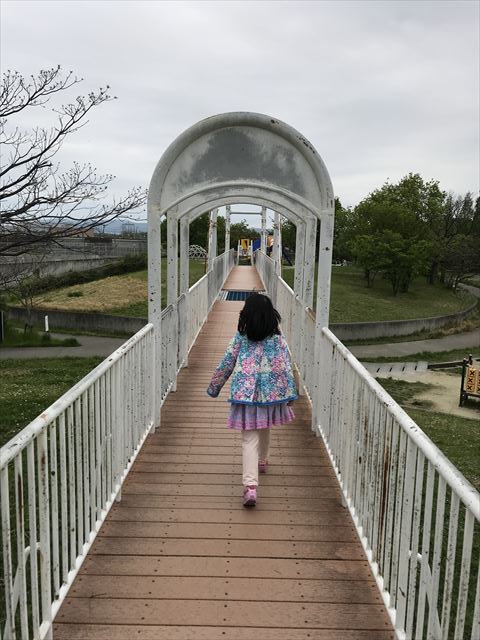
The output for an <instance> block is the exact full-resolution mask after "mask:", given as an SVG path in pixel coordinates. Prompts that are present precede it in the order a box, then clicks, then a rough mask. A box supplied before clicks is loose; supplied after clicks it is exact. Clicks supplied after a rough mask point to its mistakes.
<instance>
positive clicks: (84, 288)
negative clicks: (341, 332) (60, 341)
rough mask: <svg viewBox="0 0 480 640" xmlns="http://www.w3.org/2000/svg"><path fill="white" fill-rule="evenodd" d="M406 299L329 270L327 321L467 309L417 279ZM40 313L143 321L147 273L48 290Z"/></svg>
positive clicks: (286, 273) (348, 270)
mask: <svg viewBox="0 0 480 640" xmlns="http://www.w3.org/2000/svg"><path fill="white" fill-rule="evenodd" d="M204 269H205V265H204V261H203V260H193V259H191V260H190V286H192V285H193V284H194V283H195V282H197V280H199V279H200V278H201V277H202V276H203V275H204ZM166 274H167V269H166V259H163V260H162V281H163V284H162V304H163V306H164V305H165V304H166ZM282 275H283V278H284V279H285V281H286V282H287V283H288V284H289V285H290V286H293V280H294V268H293V267H288V266H286V267H283V270H282ZM411 289H412V290H411V291H410V292H409V293H406V294H400V295H398V296H397V297H395V296H393V295H392V293H391V290H390V285H389V284H388V283H387V282H386V281H385V280H381V279H379V280H378V281H376V282H375V286H374V287H373V288H372V289H369V288H368V287H367V286H366V285H365V281H364V279H363V277H362V272H361V271H360V270H356V269H354V268H352V267H333V270H332V296H331V310H330V318H331V322H366V321H375V320H406V319H411V318H421V317H429V316H440V315H446V314H449V313H455V312H456V311H459V310H461V309H464V308H466V307H467V306H469V305H470V304H471V302H472V300H473V298H471V297H470V296H469V295H466V296H457V295H455V294H454V293H453V291H451V290H448V289H445V288H444V287H441V286H440V285H439V286H431V285H428V284H426V283H425V279H424V278H417V280H415V281H414V283H413V284H412V286H411ZM38 302H39V303H40V304H41V307H42V308H46V309H65V310H68V311H90V312H97V313H110V314H113V315H122V316H135V317H147V271H146V270H143V271H137V272H134V273H128V274H125V275H121V276H111V277H108V278H103V279H102V280H96V281H94V282H88V283H85V284H81V285H74V286H72V287H66V288H63V289H58V290H56V291H49V292H47V293H45V294H44V295H42V296H39V298H38Z"/></svg>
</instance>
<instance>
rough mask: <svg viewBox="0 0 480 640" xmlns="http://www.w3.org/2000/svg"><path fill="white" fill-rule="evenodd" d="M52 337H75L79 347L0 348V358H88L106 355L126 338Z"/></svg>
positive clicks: (62, 336) (63, 335)
mask: <svg viewBox="0 0 480 640" xmlns="http://www.w3.org/2000/svg"><path fill="white" fill-rule="evenodd" d="M51 335H52V338H59V339H60V340H61V339H62V338H76V339H77V340H78V342H79V343H80V346H79V347H16V348H7V349H0V360H7V359H12V358H15V359H18V360H28V359H30V358H66V357H71V358H89V357H92V356H103V357H105V358H106V357H107V356H109V355H110V354H111V353H113V352H114V351H115V350H116V349H118V347H120V346H121V345H122V344H123V343H124V342H125V340H127V338H107V337H105V336H74V335H73V336H72V335H65V334H63V333H62V334H60V333H52V334H51Z"/></svg>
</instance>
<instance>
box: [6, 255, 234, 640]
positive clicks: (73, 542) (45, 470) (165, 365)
mask: <svg viewBox="0 0 480 640" xmlns="http://www.w3.org/2000/svg"><path fill="white" fill-rule="evenodd" d="M233 262H234V252H233V250H231V251H228V252H226V253H224V254H222V255H220V256H218V258H216V259H215V260H214V261H213V265H212V269H211V270H210V271H209V272H208V273H207V274H205V276H203V278H201V279H200V280H199V281H198V282H197V283H195V285H194V286H193V287H192V288H191V289H190V290H189V291H188V292H186V293H183V294H182V295H181V296H179V298H178V299H177V300H176V301H175V303H173V304H170V305H168V307H166V308H165V309H164V310H163V311H162V315H161V332H160V337H161V343H160V344H161V352H162V358H161V367H160V369H161V371H154V347H155V336H154V325H153V324H147V325H146V326H144V327H143V328H142V329H141V330H140V331H139V332H138V333H136V334H135V335H134V336H132V337H131V338H130V339H129V340H127V341H126V342H125V343H124V344H123V345H122V346H121V347H119V348H118V349H117V350H116V351H115V352H114V353H113V354H112V355H111V356H109V357H108V358H106V359H105V360H104V361H103V362H101V363H100V364H99V365H98V366H97V367H96V368H95V369H93V370H92V371H90V372H89V373H88V374H87V375H86V376H85V377H84V378H83V379H82V380H80V382H78V383H77V384H76V385H74V386H73V387H72V388H71V389H69V390H68V391H67V392H66V393H65V394H63V395H62V396H61V397H60V398H59V399H58V400H56V401H55V402H54V403H53V404H52V405H51V406H50V407H49V408H48V409H46V410H45V411H44V412H43V413H42V414H41V415H40V416H38V417H37V418H35V419H34V420H33V421H32V422H31V423H30V424H29V425H27V426H26V427H25V428H24V429H23V430H22V431H21V432H20V433H19V434H17V435H16V436H14V437H13V438H12V439H11V440H10V441H9V442H8V443H7V444H6V445H5V446H3V447H2V448H1V449H0V498H1V538H2V546H3V556H2V557H3V559H4V567H3V575H4V583H5V603H6V613H7V617H6V621H5V624H4V625H2V624H1V621H0V638H3V640H15V639H16V638H19V637H21V638H22V639H27V638H30V637H33V638H34V639H37V638H38V639H40V640H43V639H44V638H46V639H50V638H52V622H53V619H54V617H55V615H56V613H57V611H58V609H59V607H60V604H61V602H62V601H63V600H64V598H65V597H66V594H67V592H68V590H69V588H70V586H71V585H72V583H73V580H74V579H75V576H76V575H77V573H78V571H79V569H80V567H81V565H82V562H83V560H84V559H85V557H86V554H87V553H88V551H89V549H90V547H91V545H92V543H93V541H94V539H95V537H96V535H97V533H98V531H99V529H100V527H101V525H102V523H103V522H104V520H105V518H106V516H107V514H108V512H109V510H110V508H111V506H112V505H113V504H114V501H115V500H119V499H120V498H121V488H122V484H123V482H124V480H125V478H126V476H127V474H128V472H129V470H130V468H131V466H132V464H133V462H134V460H135V459H136V456H137V455H138V453H139V451H140V449H141V447H142V445H143V442H144V441H145V438H146V437H147V435H148V434H149V433H150V432H151V431H152V430H153V429H154V428H155V426H156V425H155V424H154V417H153V416H154V402H153V397H154V393H155V390H156V389H160V394H161V404H163V402H164V400H165V397H166V395H167V394H168V392H169V391H170V390H171V389H174V388H175V384H176V377H177V374H178V371H179V368H180V367H181V366H182V365H184V364H186V360H187V356H188V350H189V349H190V347H191V346H192V344H193V341H194V339H195V336H196V333H197V332H198V331H199V330H200V328H201V326H202V325H203V323H204V322H205V320H206V317H207V315H208V312H209V310H210V307H211V305H212V304H213V302H214V301H215V299H216V297H217V295H218V293H219V291H220V288H221V286H222V285H223V282H224V280H225V278H226V277H227V275H228V273H229V272H230V270H231V268H232V267H233ZM189 308H190V311H191V313H190V314H188V311H189ZM187 314H188V316H191V317H192V318H193V320H194V322H193V324H192V325H191V326H190V325H189V322H187V319H188V318H187ZM155 378H157V384H154V382H155ZM158 379H159V381H160V384H158ZM2 626H3V627H4V628H3V631H2V628H1V627H2Z"/></svg>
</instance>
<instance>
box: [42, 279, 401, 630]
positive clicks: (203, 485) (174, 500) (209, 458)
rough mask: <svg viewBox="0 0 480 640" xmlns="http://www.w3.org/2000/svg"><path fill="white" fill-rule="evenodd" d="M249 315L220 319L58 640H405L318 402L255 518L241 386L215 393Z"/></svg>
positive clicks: (130, 483)
mask: <svg viewBox="0 0 480 640" xmlns="http://www.w3.org/2000/svg"><path fill="white" fill-rule="evenodd" d="M234 275H237V274H234ZM231 282H232V283H233V282H235V286H236V285H237V283H238V279H235V280H234V279H232V280H231ZM243 288H246V287H245V284H244V285H243ZM242 306H243V302H217V303H216V304H215V305H214V307H213V310H212V312H211V313H210V315H209V318H208V321H207V323H206V324H205V325H204V327H203V328H202V330H201V332H200V334H199V337H198V339H197V341H196V343H195V345H194V346H193V348H192V350H191V352H190V356H189V366H188V368H186V369H182V371H181V372H180V375H179V377H178V385H177V391H176V392H175V393H170V395H169V396H168V398H167V400H166V402H165V404H164V406H163V408H162V418H161V419H162V425H161V428H160V429H159V430H158V431H157V432H156V433H155V434H152V435H150V436H149V437H148V438H147V440H146V443H145V445H144V446H143V448H142V451H141V452H140V454H139V456H138V458H137V460H136V461H135V464H134V465H133V468H132V470H131V471H130V473H129V475H128V477H127V479H126V481H125V484H124V486H123V488H122V500H121V502H119V503H116V504H115V505H114V506H113V508H112V510H111V511H110V513H109V515H108V518H107V520H106V522H105V524H104V525H103V526H102V528H101V530H100V532H99V534H98V536H97V538H96V540H95V541H94V543H93V545H92V548H91V550H90V552H89V554H88V557H87V559H86V560H85V563H84V565H83V566H82V569H81V571H80V573H79V575H78V577H77V579H76V580H75V582H74V584H73V586H72V588H71V590H70V592H69V593H68V597H67V599H66V600H65V602H64V603H63V605H62V607H61V608H60V611H59V613H58V615H57V617H56V620H55V624H54V639H55V640H74V639H75V640H80V639H81V640H87V639H89V640H94V639H96V640H115V639H117V638H118V639H121V640H127V639H128V640H129V639H133V638H140V639H141V640H162V639H165V640H186V639H187V638H192V639H193V638H195V639H196V640H220V639H222V640H223V639H225V640H252V638H261V639H262V640H307V639H309V638H315V639H316V640H394V633H393V630H392V628H391V624H390V620H389V618H388V615H387V612H386V610H385V607H384V606H383V602H382V599H381V597H380V593H379V592H378V589H377V586H376V584H375V581H374V579H373V576H372V574H371V573H370V569H369V565H368V562H367V561H366V558H365V555H364V552H363V548H362V545H361V543H360V541H359V539H358V537H357V534H356V532H355V529H354V526H353V522H352V520H351V518H350V515H349V512H348V510H347V509H344V508H343V507H342V506H341V493H340V489H339V485H338V482H337V480H336V477H335V475H334V472H333V469H332V466H331V464H330V462H329V458H328V455H327V453H326V450H325V448H324V446H323V443H322V440H321V439H320V438H316V437H315V436H314V435H313V434H312V432H311V430H310V420H311V416H310V408H309V404H308V402H307V400H306V397H305V396H302V397H301V398H300V400H299V401H298V402H296V403H295V412H296V420H295V422H294V423H292V424H291V425H288V426H285V427H278V428H275V429H273V431H272V446H271V458H270V460H271V466H270V468H269V470H268V473H267V474H266V475H264V476H263V475H262V476H261V477H260V488H259V501H258V505H257V507H255V508H254V509H245V508H243V507H242V502H241V495H242V483H241V459H242V451H241V442H240V434H239V433H238V432H231V431H229V430H228V429H227V428H226V427H225V422H226V418H227V413H228V404H227V402H226V401H225V400H226V398H227V395H228V388H227V387H228V386H229V385H228V384H227V385H226V387H225V388H224V389H223V390H222V393H221V394H220V396H219V397H218V398H217V399H215V400H213V399H211V398H209V397H208V396H207V395H206V393H205V389H206V387H207V385H208V382H209V380H210V377H211V374H212V372H213V370H214V368H215V366H216V364H217V363H218V361H219V359H220V358H221V356H222V355H223V353H224V350H225V347H226V345H227V343H228V340H229V339H230V338H231V336H232V335H233V334H234V332H235V329H236V324H237V320H238V313H239V311H240V309H241V308H242Z"/></svg>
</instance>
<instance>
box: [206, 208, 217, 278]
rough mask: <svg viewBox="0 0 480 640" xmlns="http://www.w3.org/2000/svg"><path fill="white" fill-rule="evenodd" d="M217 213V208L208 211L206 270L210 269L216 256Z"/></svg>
mask: <svg viewBox="0 0 480 640" xmlns="http://www.w3.org/2000/svg"><path fill="white" fill-rule="evenodd" d="M217 215H218V209H213V211H210V225H209V227H208V270H209V271H211V269H212V267H213V261H214V260H215V258H216V257H217Z"/></svg>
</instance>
